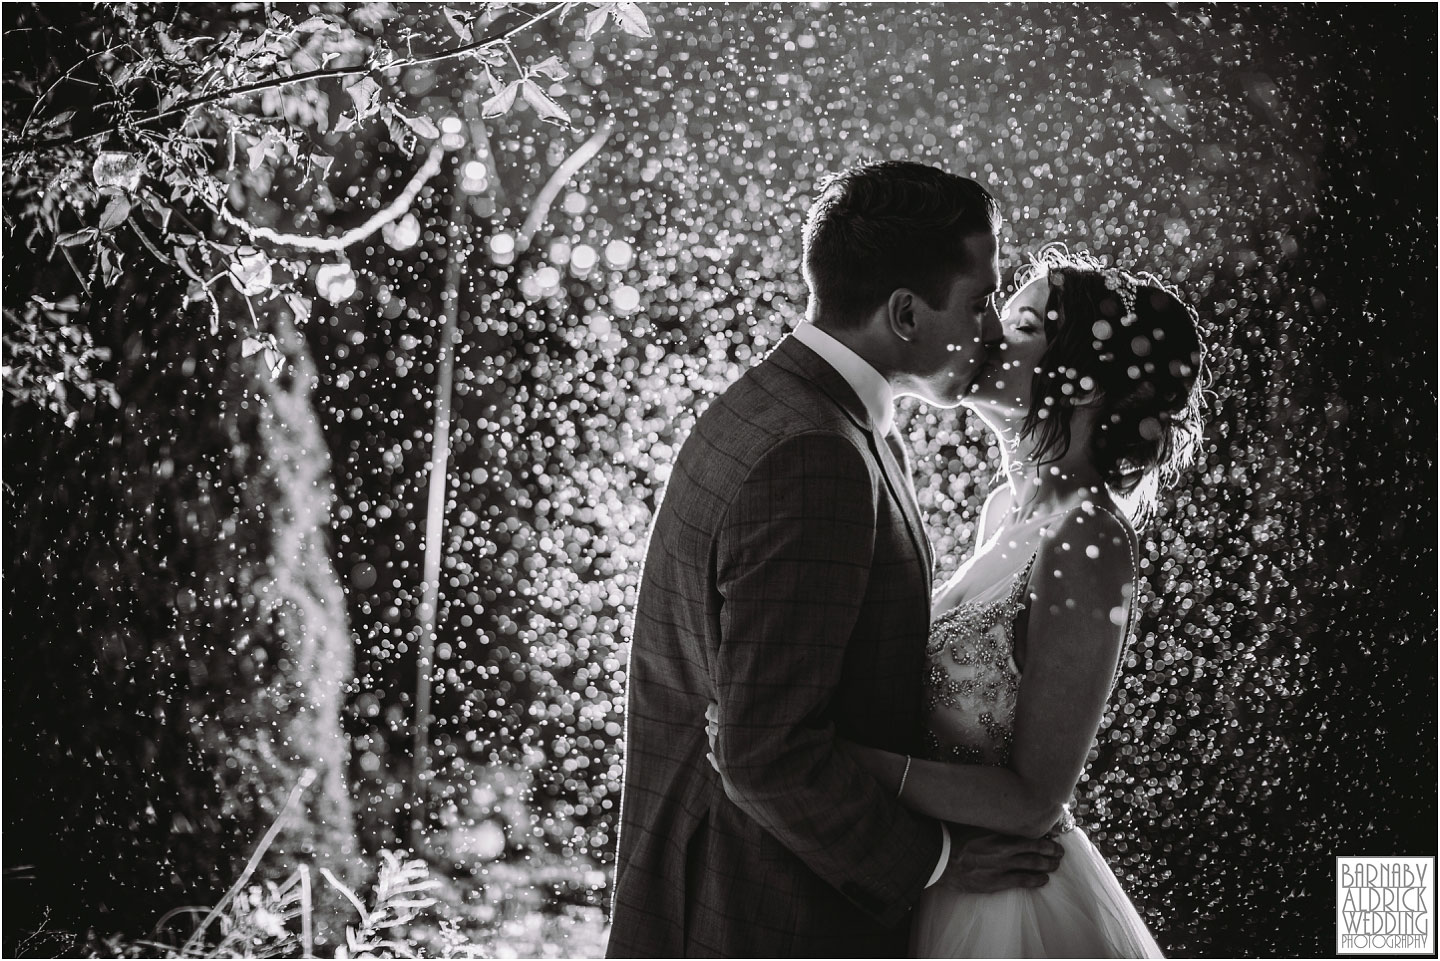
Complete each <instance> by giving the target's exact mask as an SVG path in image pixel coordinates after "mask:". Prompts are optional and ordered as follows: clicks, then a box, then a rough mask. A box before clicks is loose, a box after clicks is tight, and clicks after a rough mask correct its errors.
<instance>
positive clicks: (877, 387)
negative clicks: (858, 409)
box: [792, 321, 895, 437]
mask: <svg viewBox="0 0 1440 961" xmlns="http://www.w3.org/2000/svg"><path fill="white" fill-rule="evenodd" d="M792 335H793V336H794V337H795V339H796V340H798V341H800V343H802V344H804V345H805V346H806V347H809V348H810V349H811V350H813V351H815V353H817V354H819V355H820V358H821V359H822V360H824V361H825V362H826V363H827V364H829V365H830V366H831V367H834V368H835V370H836V372H837V373H839V374H840V376H841V377H843V378H845V382H846V383H847V384H849V385H850V389H851V390H853V391H855V394H856V396H857V397H859V398H860V402H861V403H862V404H864V405H865V410H866V411H867V412H868V413H869V414H870V423H871V424H873V425H874V427H875V430H876V431H877V432H878V433H879V434H880V435H881V436H882V437H883V436H885V435H886V434H889V433H890V428H891V426H892V425H894V423H895V391H894V389H892V388H891V386H890V383H889V381H887V380H886V379H885V378H884V377H882V376H881V375H880V372H879V371H878V370H876V369H875V368H874V367H871V366H870V365H869V364H868V363H866V362H865V359H864V358H862V357H861V356H860V355H859V354H857V353H855V351H853V350H851V349H850V348H849V347H846V346H845V345H844V344H842V343H840V341H838V340H836V339H835V338H834V337H832V336H831V335H830V334H827V333H826V332H825V331H823V330H821V329H820V328H819V327H816V326H815V325H814V324H812V323H810V322H809V321H804V322H803V323H801V324H800V326H798V327H796V328H795V330H794V331H793V333H792Z"/></svg>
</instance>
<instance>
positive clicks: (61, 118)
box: [40, 110, 75, 130]
mask: <svg viewBox="0 0 1440 961" xmlns="http://www.w3.org/2000/svg"><path fill="white" fill-rule="evenodd" d="M73 116H75V111H73V110H62V111H60V112H59V113H57V114H56V115H55V116H53V117H49V118H47V119H46V121H45V122H44V123H43V124H41V125H40V129H41V130H54V129H55V128H56V127H58V126H60V125H61V124H64V123H68V122H69V120H70V118H71V117H73Z"/></svg>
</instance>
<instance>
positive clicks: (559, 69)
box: [530, 56, 570, 80]
mask: <svg viewBox="0 0 1440 961" xmlns="http://www.w3.org/2000/svg"><path fill="white" fill-rule="evenodd" d="M530 72H531V73H532V74H536V73H538V74H541V75H542V76H545V77H549V78H550V79H551V80H564V79H565V78H566V77H568V76H570V71H568V70H566V69H565V65H564V64H563V63H561V62H560V58H559V57H554V56H551V57H546V58H545V59H544V60H542V61H540V62H539V63H537V64H535V66H533V67H531V68H530Z"/></svg>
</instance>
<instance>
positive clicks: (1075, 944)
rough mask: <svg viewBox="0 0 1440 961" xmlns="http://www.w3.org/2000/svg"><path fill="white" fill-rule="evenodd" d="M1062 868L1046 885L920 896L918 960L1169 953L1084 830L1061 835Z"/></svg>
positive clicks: (915, 932) (938, 890)
mask: <svg viewBox="0 0 1440 961" xmlns="http://www.w3.org/2000/svg"><path fill="white" fill-rule="evenodd" d="M1056 840H1057V841H1059V842H1060V844H1061V845H1062V846H1063V847H1064V848H1065V857H1064V858H1063V859H1062V860H1061V862H1060V867H1059V868H1057V869H1056V870H1055V872H1054V873H1053V874H1051V875H1050V881H1049V883H1048V884H1046V885H1044V886H1043V887H1039V888H1012V889H1010V890H1008V891H997V892H995V893H993V894H967V893H965V892H963V891H954V890H951V889H949V888H942V887H939V886H936V887H932V888H930V889H928V890H927V891H926V892H925V894H924V896H923V897H922V898H921V900H920V906H919V908H918V909H917V911H916V916H915V924H914V926H913V928H912V929H911V930H912V934H911V945H910V946H911V955H912V956H913V957H918V958H1163V957H1164V955H1163V954H1161V953H1160V947H1159V945H1157V944H1156V943H1155V939H1154V938H1153V937H1151V936H1150V931H1149V929H1147V928H1146V927H1145V922H1144V921H1143V920H1141V918H1140V913H1139V912H1138V911H1136V910H1135V906H1134V905H1133V904H1131V903H1130V899H1129V898H1127V897H1126V896H1125V892H1124V891H1122V890H1121V889H1120V883H1119V882H1118V881H1116V880H1115V874H1114V872H1112V871H1111V870H1110V868H1109V866H1108V865H1106V863H1105V859H1104V858H1102V857H1101V856H1100V852H1099V851H1096V850H1095V846H1094V845H1093V844H1091V843H1090V839H1089V838H1087V837H1086V836H1085V834H1084V832H1083V831H1081V830H1080V829H1079V828H1075V829H1074V830H1071V831H1066V832H1065V833H1064V834H1060V835H1057V836H1056Z"/></svg>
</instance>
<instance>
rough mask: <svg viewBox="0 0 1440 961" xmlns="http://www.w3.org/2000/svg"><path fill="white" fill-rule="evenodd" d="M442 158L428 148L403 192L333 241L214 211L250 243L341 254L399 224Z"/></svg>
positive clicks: (441, 151)
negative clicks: (377, 233)
mask: <svg viewBox="0 0 1440 961" xmlns="http://www.w3.org/2000/svg"><path fill="white" fill-rule="evenodd" d="M444 156H445V151H444V149H443V148H442V147H441V146H440V145H439V144H438V143H437V144H435V145H434V146H433V147H431V148H430V155H429V156H428V157H426V158H425V163H424V164H423V165H421V167H420V169H419V170H417V171H416V172H415V176H414V177H412V178H411V179H410V182H409V183H408V184H406V185H405V189H404V190H402V191H400V193H399V195H398V196H396V198H395V199H394V200H392V201H390V203H388V204H386V205H385V207H384V208H383V209H381V210H378V211H376V212H375V214H374V215H372V216H371V217H370V219H368V220H366V221H365V222H364V223H363V224H361V225H360V226H358V227H352V228H350V229H349V230H347V231H345V232H344V233H343V234H340V235H338V236H335V237H312V236H309V235H306V234H282V233H280V232H279V231H275V230H271V229H270V228H269V227H257V226H256V225H254V224H252V223H249V222H248V221H245V220H242V219H241V218H239V217H237V216H236V215H235V214H233V213H231V212H230V210H229V209H228V208H227V207H226V206H225V205H224V203H223V202H222V203H221V205H220V206H219V207H218V208H217V209H216V212H217V213H218V214H219V215H220V219H221V220H223V221H225V222H226V223H227V224H229V225H230V226H232V227H236V228H238V229H239V230H240V231H241V232H242V233H244V234H245V235H246V236H247V237H249V238H250V239H251V240H266V241H269V242H270V243H272V244H280V245H283V246H285V247H296V248H299V249H301V250H317V251H321V252H327V253H333V252H337V251H341V250H344V249H345V248H347V247H349V246H351V245H352V244H356V243H359V242H360V241H362V240H364V239H365V238H367V237H370V236H373V235H374V233H375V231H377V230H379V229H380V228H381V227H384V226H385V225H386V224H389V223H393V222H394V221H396V220H398V219H399V218H400V217H401V216H402V215H403V214H404V213H405V211H407V210H409V209H410V205H411V204H413V203H414V202H415V198H416V197H418V196H419V195H420V191H421V190H422V189H424V187H425V184H426V183H428V182H429V180H430V178H431V177H434V176H435V175H436V174H437V173H439V172H440V162H441V160H442V159H443V158H444Z"/></svg>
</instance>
